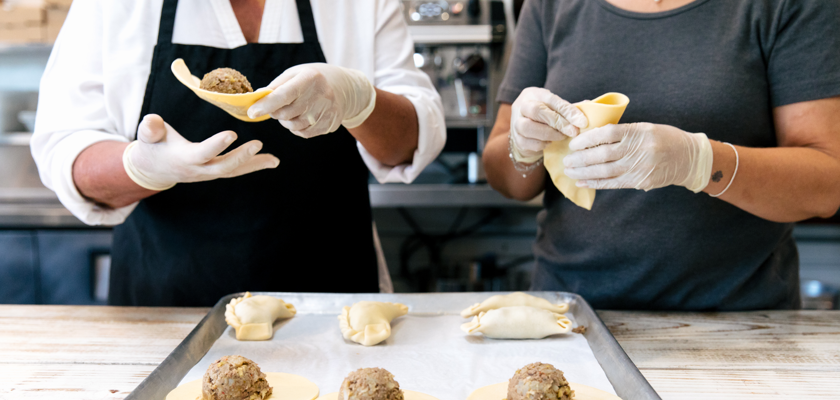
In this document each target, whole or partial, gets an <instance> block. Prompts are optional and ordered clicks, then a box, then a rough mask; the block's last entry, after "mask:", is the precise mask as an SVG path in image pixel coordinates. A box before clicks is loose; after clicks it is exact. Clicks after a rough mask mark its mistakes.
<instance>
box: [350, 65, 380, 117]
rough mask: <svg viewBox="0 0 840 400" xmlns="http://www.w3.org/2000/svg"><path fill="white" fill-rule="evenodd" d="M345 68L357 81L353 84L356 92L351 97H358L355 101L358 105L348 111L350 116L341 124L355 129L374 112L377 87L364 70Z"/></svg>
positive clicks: (351, 77) (352, 78)
mask: <svg viewBox="0 0 840 400" xmlns="http://www.w3.org/2000/svg"><path fill="white" fill-rule="evenodd" d="M343 69H344V71H345V73H347V74H348V75H349V76H350V79H351V80H352V81H355V84H352V85H351V86H352V87H353V91H354V93H353V95H351V96H350V97H351V98H352V97H356V99H354V100H355V101H354V102H353V104H354V105H356V107H355V109H354V110H352V111H351V112H349V113H348V115H350V116H349V117H348V118H345V119H343V120H342V121H341V124H342V125H344V127H345V128H347V129H353V128H357V127H359V125H362V124H363V123H364V122H365V121H366V120H367V119H368V117H370V114H371V113H373V109H374V108H375V107H376V87H374V86H373V83H371V82H370V80H369V79H368V78H367V77H366V76H365V75H364V74H363V73H362V72H360V71H356V70H352V69H348V68H343Z"/></svg>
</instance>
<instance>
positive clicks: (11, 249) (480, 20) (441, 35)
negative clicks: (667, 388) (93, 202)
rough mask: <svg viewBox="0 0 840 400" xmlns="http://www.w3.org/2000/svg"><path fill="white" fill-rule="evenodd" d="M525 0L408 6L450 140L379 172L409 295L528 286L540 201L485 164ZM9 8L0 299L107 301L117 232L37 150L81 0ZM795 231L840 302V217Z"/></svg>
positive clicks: (3, 24) (0, 87)
mask: <svg viewBox="0 0 840 400" xmlns="http://www.w3.org/2000/svg"><path fill="white" fill-rule="evenodd" d="M521 3H522V0H504V1H501V0H482V1H477V0H469V1H448V2H447V1H429V0H404V1H403V11H404V16H405V18H406V21H407V23H408V25H409V30H410V33H411V35H412V37H413V39H414V41H415V48H416V53H415V55H414V62H415V64H416V65H417V67H418V68H420V69H422V70H423V71H424V72H426V73H427V74H429V76H430V77H431V78H432V81H433V82H434V84H435V85H436V86H437V88H438V90H439V91H440V94H441V97H442V99H443V104H444V109H445V112H446V123H447V131H448V142H447V145H446V148H445V149H444V152H443V153H442V154H441V156H440V157H439V158H438V159H437V160H436V161H435V162H434V163H433V164H432V165H430V166H429V167H428V168H427V169H426V170H425V172H424V173H423V174H422V175H420V177H419V178H418V179H417V181H416V182H415V183H414V184H412V185H402V184H387V185H381V184H377V183H376V182H375V180H374V179H373V178H371V180H370V182H371V184H370V191H371V202H372V206H373V214H374V219H375V221H376V225H377V228H378V231H379V237H380V240H381V245H382V248H383V251H384V254H385V258H386V261H387V264H388V267H389V269H390V272H391V275H392V278H393V281H394V286H395V290H396V291H397V292H428V291H433V292H434V291H472V290H521V289H527V288H528V286H529V283H530V279H531V275H530V271H531V268H532V265H533V255H532V251H531V243H532V242H533V240H534V237H535V235H536V221H535V218H536V214H537V212H539V210H540V208H541V207H540V204H541V199H539V198H538V199H535V200H534V201H532V202H528V203H522V202H517V201H513V200H507V199H505V198H503V197H502V196H501V195H499V194H498V193H496V192H495V191H493V189H491V188H490V186H489V185H487V183H486V181H485V180H484V177H483V171H482V169H481V159H480V154H481V151H482V149H483V144H484V140H485V139H486V137H487V136H488V135H489V133H490V128H491V127H492V125H493V122H494V119H495V115H494V113H495V110H496V103H495V100H494V99H495V94H496V89H497V88H498V86H499V84H500V83H501V80H502V77H503V76H504V71H505V65H506V61H507V57H508V53H509V52H510V47H511V43H512V39H513V31H514V27H515V21H516V17H517V13H518V8H519V7H520V6H521ZM0 4H2V5H0V303H17V304H104V303H105V301H106V299H107V296H108V274H109V265H110V256H109V253H110V246H111V231H110V229H109V228H102V227H88V226H85V225H84V224H82V223H81V222H80V221H79V220H77V219H76V218H74V217H73V216H72V215H71V214H70V212H68V211H67V210H66V209H64V207H63V206H62V205H61V203H59V201H58V198H57V197H56V196H55V194H54V193H53V192H52V191H50V190H48V189H46V188H45V187H44V186H43V185H42V184H41V180H40V178H39V177H38V171H37V169H36V167H35V163H34V161H33V160H32V156H31V155H30V151H29V139H30V136H31V132H32V129H33V125H34V121H35V113H36V104H37V99H38V86H39V81H40V78H41V74H42V73H43V71H44V68H45V65H46V63H47V59H48V58H49V53H50V50H51V43H52V42H53V41H54V40H55V38H56V36H57V35H58V32H59V30H60V29H61V25H62V23H63V21H64V19H65V17H66V15H67V11H68V9H69V7H70V5H71V0H43V1H41V0H34V1H33V0H24V1H9V0H6V1H3V2H0ZM794 235H795V237H796V239H797V242H798V245H799V252H800V260H801V261H800V262H801V277H802V286H803V304H804V306H805V307H806V308H820V309H826V308H840V305H838V295H837V290H836V288H840V216H835V217H833V218H831V219H828V220H813V221H806V222H803V223H800V224H799V225H798V226H797V227H796V229H795V231H794ZM685 245H686V246H691V243H686V244H685ZM348 264H352V260H348ZM301 267H302V268H304V267H306V266H301Z"/></svg>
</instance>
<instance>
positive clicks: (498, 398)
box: [467, 382, 621, 400]
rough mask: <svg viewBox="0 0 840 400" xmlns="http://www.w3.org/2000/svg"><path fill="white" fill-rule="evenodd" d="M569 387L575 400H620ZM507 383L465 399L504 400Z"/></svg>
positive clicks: (578, 386)
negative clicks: (573, 392) (573, 393)
mask: <svg viewBox="0 0 840 400" xmlns="http://www.w3.org/2000/svg"><path fill="white" fill-rule="evenodd" d="M569 386H571V387H572V390H574V391H575V397H574V399H575V400H621V398H620V397H618V396H616V395H614V394H609V393H607V392H605V391H603V390H600V389H595V388H594V387H591V386H586V385H581V384H578V383H574V382H569ZM507 389H508V383H507V382H501V383H497V384H495V385H489V386H485V387H483V388H479V389H476V390H474V391H473V392H472V393H470V395H469V396H468V397H467V400H504V399H505V397H507Z"/></svg>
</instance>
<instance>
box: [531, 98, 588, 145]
mask: <svg viewBox="0 0 840 400" xmlns="http://www.w3.org/2000/svg"><path fill="white" fill-rule="evenodd" d="M521 113H522V115H523V116H525V117H527V118H530V119H532V120H534V121H537V122H542V123H543V124H546V125H548V126H550V127H552V128H554V129H555V130H557V131H560V132H561V133H563V134H564V135H566V136H568V137H575V136H577V135H578V133H580V129H578V128H577V127H576V126H574V125H572V124H571V123H569V121H568V120H566V118H564V117H563V116H562V115H560V114H559V113H558V112H556V111H554V110H553V109H552V108H551V107H550V106H549V105H548V104H546V103H543V102H541V101H533V100H532V101H525V102H523V104H522V106H521Z"/></svg>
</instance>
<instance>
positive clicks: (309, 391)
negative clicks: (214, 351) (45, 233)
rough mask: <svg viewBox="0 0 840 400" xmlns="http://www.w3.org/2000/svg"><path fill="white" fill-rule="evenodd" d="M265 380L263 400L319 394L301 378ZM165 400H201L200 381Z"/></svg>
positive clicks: (311, 398) (273, 375)
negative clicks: (267, 391) (267, 392)
mask: <svg viewBox="0 0 840 400" xmlns="http://www.w3.org/2000/svg"><path fill="white" fill-rule="evenodd" d="M265 379H266V380H267V381H268V385H269V386H271V387H272V390H271V394H270V395H269V396H268V397H266V398H265V399H264V400H315V399H317V398H318V394H320V390H318V385H316V384H314V383H312V382H311V381H310V380H309V379H306V378H304V377H302V376H298V375H293V374H283V373H278V372H266V373H265ZM166 400H201V379H196V380H194V381H190V382H187V383H185V384H183V385H181V386H178V387H177V388H175V389H173V390H172V391H171V392H169V394H168V395H166Z"/></svg>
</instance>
